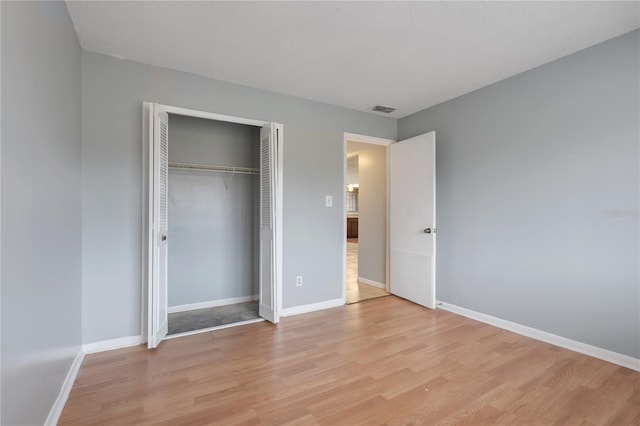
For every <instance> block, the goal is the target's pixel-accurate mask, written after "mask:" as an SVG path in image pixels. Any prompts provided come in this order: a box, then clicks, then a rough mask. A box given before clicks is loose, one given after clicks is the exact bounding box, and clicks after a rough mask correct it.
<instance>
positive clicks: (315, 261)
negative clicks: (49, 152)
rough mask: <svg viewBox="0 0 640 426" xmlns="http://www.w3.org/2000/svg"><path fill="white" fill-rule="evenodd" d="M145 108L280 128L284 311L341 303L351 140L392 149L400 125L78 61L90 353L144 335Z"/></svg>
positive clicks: (182, 77)
mask: <svg viewBox="0 0 640 426" xmlns="http://www.w3.org/2000/svg"><path fill="white" fill-rule="evenodd" d="M145 100H147V101H156V102H160V103H164V104H170V105H176V106H182V107H187V108H193V109H199V110H205V111H210V112H217V113H221V114H227V115H233V116H241V117H248V118H255V119H259V120H266V121H277V122H281V123H283V124H284V212H283V214H284V277H283V281H284V294H283V304H284V307H285V308H286V307H292V306H298V305H305V304H310V303H316V302H322V301H325V300H331V299H338V298H340V297H341V296H342V282H343V278H342V264H343V262H344V260H343V259H342V245H343V238H344V235H343V232H342V230H343V226H344V225H343V223H342V221H343V218H344V205H343V203H344V196H343V194H344V187H343V167H344V159H343V155H344V152H343V145H342V143H343V132H352V133H358V134H365V135H371V136H378V137H383V138H395V136H396V131H397V122H396V120H394V119H392V118H387V117H379V116H375V115H372V114H367V113H362V112H357V111H353V110H348V109H344V108H339V107H334V106H330V105H326V104H321V103H316V102H312V101H307V100H303V99H299V98H295V97H291V96H285V95H279V94H275V93H271V92H266V91H261V90H256V89H252V88H248V87H244V86H238V85H234V84H231V83H224V82H220V81H215V80H211V79H207V78H204V77H198V76H195V75H191V74H187V73H182V72H177V71H172V70H168V69H163V68H158V67H153V66H148V65H143V64H139V63H136V62H131V61H125V60H120V59H115V58H112V57H109V56H105V55H100V54H95V53H89V52H82V136H83V152H82V159H83V162H84V163H83V166H84V167H83V197H84V198H83V250H84V252H83V253H84V256H83V293H82V297H83V303H82V307H83V340H84V342H86V343H89V342H94V341H99V340H104V339H112V338H118V337H123V336H131V335H138V334H140V303H141V300H140V297H141V295H140V293H141V291H140V288H141V284H140V282H141V269H140V268H141V264H142V261H141V235H142V229H141V226H142V221H141V216H142V214H141V199H142V187H141V181H142V178H141V164H142V158H141V138H142V137H141V103H142V101H145ZM327 194H328V195H333V198H334V206H333V207H331V208H326V207H324V200H325V198H324V197H325V195H327ZM297 275H302V276H303V277H304V285H303V286H302V287H296V285H295V277H296V276H297Z"/></svg>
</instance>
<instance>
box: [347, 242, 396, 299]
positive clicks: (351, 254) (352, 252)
mask: <svg viewBox="0 0 640 426" xmlns="http://www.w3.org/2000/svg"><path fill="white" fill-rule="evenodd" d="M388 295H389V293H387V291H386V290H384V289H381V288H378V287H375V286H372V285H369V284H364V283H361V282H358V239H357V238H348V239H347V303H356V302H361V301H363V300H368V299H374V298H376V297H382V296H388Z"/></svg>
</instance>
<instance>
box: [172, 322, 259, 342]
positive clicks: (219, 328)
mask: <svg viewBox="0 0 640 426" xmlns="http://www.w3.org/2000/svg"><path fill="white" fill-rule="evenodd" d="M263 321H266V320H265V319H264V318H256V319H250V320H246V321H238V322H233V323H230V324H223V325H217V326H215V327H208V328H201V329H200V330H192V331H185V332H184V333H176V334H169V335H167V336H166V337H165V338H164V339H162V340H169V339H175V338H176V337H186V336H191V335H193V334H200V333H208V332H210V331H216V330H222V329H225V328H231V327H238V326H241V325H247V324H254V323H256V322H263Z"/></svg>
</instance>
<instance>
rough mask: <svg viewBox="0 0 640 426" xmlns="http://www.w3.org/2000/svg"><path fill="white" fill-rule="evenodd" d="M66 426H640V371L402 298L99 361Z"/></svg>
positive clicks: (83, 380)
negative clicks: (260, 425)
mask: <svg viewBox="0 0 640 426" xmlns="http://www.w3.org/2000/svg"><path fill="white" fill-rule="evenodd" d="M59 424H60V425H74V424H75V425H90V424H115V425H132V424H165V425H187V424H189V425H191V424H220V425H232V424H271V425H276V424H298V425H356V424H366V425H378V424H387V425H407V424H413V425H417V424H427V425H434V424H443V425H445V424H446V425H462V424H465V425H493V424H501V425H518V426H521V425H603V424H608V425H631V424H634V425H638V424H640V373H637V372H634V371H631V370H629V369H626V368H623V367H619V366H616V365H614V364H610V363H607V362H604V361H600V360H597V359H594V358H590V357H588V356H584V355H580V354H578V353H575V352H571V351H569V350H566V349H561V348H558V347H555V346H552V345H549V344H546V343H542V342H539V341H536V340H532V339H529V338H526V337H523V336H519V335H516V334H513V333H510V332H508V331H504V330H501V329H498V328H495V327H492V326H489V325H486V324H482V323H479V322H476V321H473V320H470V319H468V318H464V317H460V316H457V315H455V314H452V313H450V312H446V311H441V310H435V311H430V310H428V309H425V308H422V307H420V306H417V305H415V304H412V303H410V302H407V301H405V300H402V299H399V298H397V297H395V296H389V297H382V298H378V299H373V300H368V301H365V302H362V303H357V304H354V305H347V306H344V307H340V308H334V309H330V310H326V311H320V312H315V313H311V314H305V315H299V316H295V317H288V318H284V319H283V320H282V322H281V323H280V324H278V325H277V326H274V325H272V324H269V323H257V324H251V325H246V326H241V327H236V328H229V329H224V330H218V331H214V332H210V333H203V334H198V335H193V336H189V337H183V338H178V339H172V340H168V341H165V342H163V343H162V344H161V345H160V347H159V348H158V349H157V350H152V351H149V350H147V349H146V348H144V347H142V346H140V347H134V348H128V349H121V350H116V351H111V352H104V353H99V354H93V355H88V356H87V357H86V358H85V361H84V363H83V365H82V368H81V369H80V373H79V376H78V378H77V380H76V383H75V385H74V387H73V389H72V391H71V394H70V397H69V400H68V402H67V405H66V407H65V409H64V411H63V413H62V416H61V419H60V422H59Z"/></svg>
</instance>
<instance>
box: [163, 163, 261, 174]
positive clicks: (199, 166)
mask: <svg viewBox="0 0 640 426" xmlns="http://www.w3.org/2000/svg"><path fill="white" fill-rule="evenodd" d="M169 168H170V169H182V170H206V171H209V172H220V173H242V174H248V175H259V174H260V169H255V168H252V167H235V166H210V165H207V164H187V163H169Z"/></svg>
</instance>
